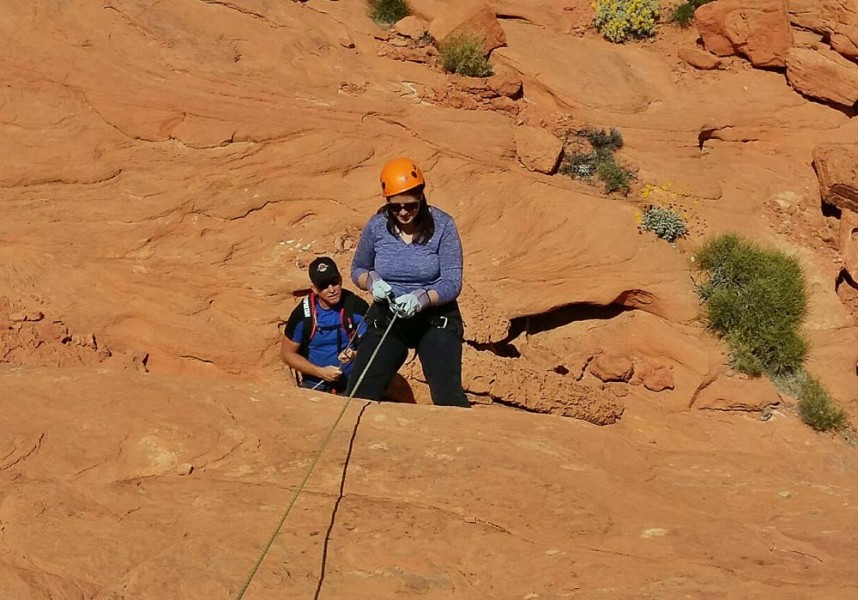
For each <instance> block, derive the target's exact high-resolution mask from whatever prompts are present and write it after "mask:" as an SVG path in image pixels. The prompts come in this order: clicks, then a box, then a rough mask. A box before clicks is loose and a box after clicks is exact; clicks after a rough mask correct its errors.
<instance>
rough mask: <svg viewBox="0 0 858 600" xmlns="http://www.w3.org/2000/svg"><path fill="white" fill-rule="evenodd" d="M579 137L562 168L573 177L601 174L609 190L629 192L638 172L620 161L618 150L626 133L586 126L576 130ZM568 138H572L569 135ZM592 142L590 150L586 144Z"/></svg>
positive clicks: (561, 169) (567, 151)
mask: <svg viewBox="0 0 858 600" xmlns="http://www.w3.org/2000/svg"><path fill="white" fill-rule="evenodd" d="M574 135H575V137H577V138H579V143H578V144H577V147H576V148H569V149H567V150H566V152H565V158H564V159H563V163H562V164H561V165H560V172H561V173H562V174H564V175H568V176H569V177H572V178H573V179H584V180H588V179H590V178H591V177H593V176H597V177H598V178H599V179H601V180H602V182H603V183H604V184H605V193H608V194H610V193H613V192H621V193H622V194H624V195H625V194H628V193H629V189H630V184H631V182H632V180H634V179H635V175H634V173H633V172H632V171H631V170H629V169H627V168H626V167H624V166H623V165H621V164H619V163H618V162H617V161H616V159H615V158H614V153H615V152H616V151H617V150H619V149H620V148H622V147H623V136H622V135H621V134H620V132H619V131H617V130H616V129H613V128H612V129H610V130H609V131H606V130H604V129H592V128H589V127H588V128H585V129H581V130H579V131H577V132H575V133H574ZM567 142H568V139H567ZM583 144H587V145H589V150H587V149H586V148H583V147H582V145H583Z"/></svg>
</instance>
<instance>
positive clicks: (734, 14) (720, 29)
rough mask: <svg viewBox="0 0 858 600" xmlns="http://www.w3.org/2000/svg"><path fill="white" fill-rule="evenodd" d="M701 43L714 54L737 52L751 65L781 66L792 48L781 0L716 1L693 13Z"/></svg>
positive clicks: (724, 54) (783, 0)
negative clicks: (701, 39)
mask: <svg viewBox="0 0 858 600" xmlns="http://www.w3.org/2000/svg"><path fill="white" fill-rule="evenodd" d="M694 24H695V26H696V27H697V30H698V31H699V32H700V37H702V38H703V45H704V46H705V47H706V49H707V50H709V51H710V52H712V53H714V54H717V55H718V56H732V55H734V54H738V55H740V56H744V57H745V58H747V59H748V60H750V61H751V64H753V65H754V66H755V67H784V66H786V55H787V52H788V51H789V49H790V48H791V47H792V31H791V30H790V26H789V16H788V13H787V5H786V1H785V0H751V1H750V2H748V1H743V0H718V1H717V2H711V3H709V4H705V5H703V6H701V7H700V8H699V9H697V11H696V12H695V13H694Z"/></svg>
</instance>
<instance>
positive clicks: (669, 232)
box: [641, 206, 688, 243]
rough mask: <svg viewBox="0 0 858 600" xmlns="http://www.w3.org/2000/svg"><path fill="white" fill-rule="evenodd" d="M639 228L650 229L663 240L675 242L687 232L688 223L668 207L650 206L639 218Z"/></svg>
mask: <svg viewBox="0 0 858 600" xmlns="http://www.w3.org/2000/svg"><path fill="white" fill-rule="evenodd" d="M641 229H643V230H644V231H651V232H653V233H654V234H656V235H657V236H658V237H660V238H661V239H663V240H666V241H668V242H670V243H673V242H675V241H676V240H678V239H679V238H681V237H684V236H685V235H687V234H688V225H686V224H685V220H684V219H683V218H682V216H681V215H680V214H679V213H678V212H676V211H674V210H671V209H669V208H663V207H660V206H650V207H649V208H647V209H646V211H645V212H644V214H643V219H642V220H641Z"/></svg>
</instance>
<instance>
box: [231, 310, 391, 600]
mask: <svg viewBox="0 0 858 600" xmlns="http://www.w3.org/2000/svg"><path fill="white" fill-rule="evenodd" d="M388 302H389V305H390V310H391V312H392V313H393V316H392V317H391V319H390V323H389V324H388V325H387V329H385V330H384V333H383V334H382V336H381V339H380V340H379V342H378V345H377V346H376V347H375V350H373V353H372V354H371V355H370V357H369V361H368V362H367V363H366V367H365V368H364V370H363V372H362V373H361V374H360V377H358V380H357V382H356V383H355V387H354V389H352V392H351V394H349V395H348V396H347V397H346V401H345V402H344V403H343V407H342V408H341V409H340V413H339V414H338V415H337V418H336V420H335V421H334V424H333V425H331V428H330V429H329V430H328V433H327V435H326V436H325V439H323V440H322V444H321V446H319V449H318V450H317V451H316V455H315V456H314V457H313V460H312V461H311V462H310V467H309V468H308V469H307V472H306V473H305V474H304V478H303V479H302V480H301V483H300V484H298V489H297V490H295V493H294V494H293V495H292V499H291V500H290V501H289V504H288V505H287V506H286V510H284V511H283V515H282V516H281V517H280V521H279V522H278V523H277V526H276V527H275V528H274V531H273V532H272V533H271V536H270V537H269V538H268V542H266V544H265V546H264V547H263V548H262V552H260V553H259V556H258V557H257V559H256V562H255V563H253V568H252V569H251V570H250V574H249V575H248V576H247V579H245V581H244V585H242V586H241V589H240V590H239V591H238V594H237V595H236V597H235V600H242V598H244V594H245V593H246V592H247V588H249V587H250V584H251V582H252V581H253V578H254V577H255V576H256V572H257V571H258V570H259V567H260V566H261V565H262V561H263V560H265V556H266V555H267V554H268V551H269V550H270V549H271V546H272V545H273V544H274V540H275V539H276V538H277V535H278V534H279V533H280V529H281V528H282V527H283V523H285V522H286V517H288V516H289V512H290V511H291V510H292V507H293V506H295V502H297V501H298V496H299V495H300V494H301V492H302V491H303V490H304V486H305V485H306V484H307V481H308V480H309V479H310V475H312V473H313V469H315V468H316V463H318V462H319V458H321V456H322V452H324V450H325V447H326V446H327V445H328V442H329V441H331V437H333V435H334V430H335V429H336V428H337V425H339V423H340V421H341V420H342V418H343V415H345V414H346V409H347V408H348V407H349V404H350V403H351V401H352V398H354V395H355V393H356V392H357V391H358V389H359V388H360V384H361V383H363V379H364V377H365V376H366V374H367V371H369V368H370V366H372V363H373V361H375V357H376V356H377V355H378V351H379V350H380V349H381V346H382V345H383V344H384V340H386V339H387V335H388V334H389V333H390V330H391V329H392V328H393V324H394V323H396V320H397V319H398V318H399V317H400V313H399V312H398V311H397V310H396V309H395V308H394V307H395V305H394V304H393V302H392V301H391V299H389V300H388Z"/></svg>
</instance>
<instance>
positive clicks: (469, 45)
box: [438, 34, 492, 77]
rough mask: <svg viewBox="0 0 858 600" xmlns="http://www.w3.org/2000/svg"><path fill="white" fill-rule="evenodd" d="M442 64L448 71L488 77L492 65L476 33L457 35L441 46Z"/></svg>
mask: <svg viewBox="0 0 858 600" xmlns="http://www.w3.org/2000/svg"><path fill="white" fill-rule="evenodd" d="M438 52H439V53H440V54H441V64H442V65H443V67H444V70H445V71H447V72H448V73H453V74H456V75H465V76H467V77H488V76H489V75H491V74H492V67H491V65H490V64H489V61H488V59H487V58H486V53H485V50H484V48H483V41H482V40H481V39H480V38H479V37H477V36H475V35H468V34H462V35H456V36H453V37H451V38H449V39H447V40H445V41H444V42H443V43H442V44H441V45H440V46H439V47H438Z"/></svg>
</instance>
